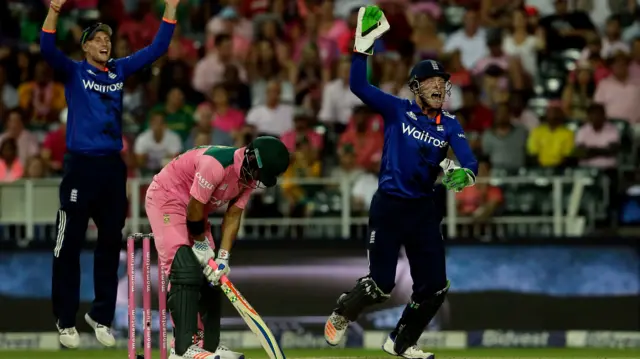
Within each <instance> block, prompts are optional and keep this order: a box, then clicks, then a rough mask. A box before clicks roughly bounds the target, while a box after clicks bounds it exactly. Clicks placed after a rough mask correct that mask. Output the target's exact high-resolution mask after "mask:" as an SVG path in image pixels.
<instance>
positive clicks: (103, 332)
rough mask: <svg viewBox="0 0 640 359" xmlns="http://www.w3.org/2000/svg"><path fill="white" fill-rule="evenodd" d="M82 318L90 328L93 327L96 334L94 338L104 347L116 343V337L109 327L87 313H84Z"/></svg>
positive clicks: (112, 345)
mask: <svg viewBox="0 0 640 359" xmlns="http://www.w3.org/2000/svg"><path fill="white" fill-rule="evenodd" d="M84 320H85V321H86V322H87V324H89V325H90V326H91V328H93V331H94V332H95V334H96V339H98V341H99V342H100V344H102V345H104V346H105V347H114V346H115V345H116V338H114V337H113V334H111V328H109V327H107V326H106V325H102V324H100V323H98V322H96V321H95V320H93V318H91V316H89V313H87V314H85V315H84Z"/></svg>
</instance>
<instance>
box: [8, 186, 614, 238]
mask: <svg viewBox="0 0 640 359" xmlns="http://www.w3.org/2000/svg"><path fill="white" fill-rule="evenodd" d="M150 182H151V178H133V179H130V180H129V199H130V214H129V217H128V219H127V224H126V228H125V231H126V232H129V233H133V232H145V231H149V221H148V219H147V218H146V215H145V214H144V193H145V191H146V188H147V186H148V184H149V183H150ZM290 183H293V184H295V185H297V186H299V188H301V189H302V190H303V191H308V192H313V195H311V196H309V197H311V200H309V201H308V205H307V209H309V208H311V210H309V211H308V212H309V213H307V215H306V216H304V217H302V218H293V217H291V216H289V215H288V211H289V208H290V206H289V205H288V204H287V202H286V200H285V199H284V198H283V196H282V188H281V187H276V188H275V189H258V190H257V191H256V193H255V194H254V199H253V201H257V200H260V201H261V202H263V203H267V204H270V206H269V207H268V208H269V209H268V210H267V211H266V212H265V211H263V212H262V213H252V212H251V211H248V213H249V214H248V215H247V216H246V217H245V218H244V220H243V226H242V229H241V233H240V235H241V236H244V237H259V238H266V239H268V238H282V237H287V236H291V235H294V236H300V235H301V234H303V235H304V237H305V238H315V237H317V238H321V237H324V238H326V237H333V238H339V237H342V238H345V239H346V238H353V237H354V236H366V224H367V217H366V213H363V212H358V213H356V212H354V211H352V203H351V195H350V192H351V186H352V183H349V182H348V181H347V180H335V179H330V178H317V179H294V180H291V182H290ZM478 183H479V184H481V183H485V184H489V185H492V186H496V187H498V188H500V189H501V190H502V193H503V203H502V204H501V205H500V206H499V207H498V209H497V211H496V212H495V213H494V214H493V216H492V217H491V218H489V219H488V220H485V221H481V222H478V221H476V220H474V218H472V217H470V216H461V215H459V214H458V212H457V201H456V194H455V193H453V192H446V194H443V195H442V201H443V202H445V204H446V206H445V207H446V214H445V216H444V220H443V226H444V229H443V231H444V232H445V233H446V235H447V236H448V237H467V236H474V237H478V236H487V237H493V238H495V237H502V236H507V235H509V236H518V235H532V234H535V235H542V236H579V235H582V234H584V233H585V232H588V231H589V230H590V229H591V228H593V225H594V222H595V221H596V220H597V219H598V213H597V211H596V210H595V208H596V206H602V205H603V203H604V205H606V204H607V203H608V201H609V198H608V194H609V183H608V182H607V181H606V180H605V181H599V180H597V179H595V178H592V177H585V176H579V175H573V176H571V175H565V176H555V177H545V176H539V177H535V176H512V177H500V178H496V177H491V178H479V179H478ZM59 184H60V180H59V179H37V180H35V179H34V180H20V181H16V182H12V183H0V231H7V230H8V228H9V227H11V226H14V227H15V226H22V227H23V228H24V229H23V230H22V231H20V233H21V236H22V237H24V238H34V236H35V235H36V230H37V229H38V228H43V227H46V228H48V230H49V231H54V233H55V220H56V212H57V210H58V206H59V198H58V186H59ZM442 193H444V191H443V192H442ZM257 197H259V198H257ZM274 213H277V215H274ZM265 217H269V218H265ZM210 219H211V221H212V223H213V224H217V223H219V222H220V221H221V213H214V214H213V215H212V216H211V218H210ZM214 227H215V226H214ZM217 227H219V226H217ZM89 228H90V229H89V232H90V233H89V236H90V237H91V232H92V231H95V226H93V225H90V227H89ZM294 231H297V232H294ZM14 232H15V231H14ZM0 234H1V233H0ZM215 234H216V233H215V232H214V235H215ZM4 237H5V238H6V236H4Z"/></svg>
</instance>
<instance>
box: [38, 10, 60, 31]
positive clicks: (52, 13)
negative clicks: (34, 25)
mask: <svg viewBox="0 0 640 359" xmlns="http://www.w3.org/2000/svg"><path fill="white" fill-rule="evenodd" d="M58 16H59V13H58V11H56V10H54V9H52V8H49V13H47V17H46V18H45V19H44V24H43V25H42V30H44V31H45V32H49V33H54V32H56V26H57V25H58Z"/></svg>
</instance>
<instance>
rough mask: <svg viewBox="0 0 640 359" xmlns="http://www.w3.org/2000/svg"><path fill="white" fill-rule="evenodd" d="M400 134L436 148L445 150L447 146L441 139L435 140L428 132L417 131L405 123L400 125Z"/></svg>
mask: <svg viewBox="0 0 640 359" xmlns="http://www.w3.org/2000/svg"><path fill="white" fill-rule="evenodd" d="M402 133H404V134H405V135H408V136H409V137H413V138H415V139H416V140H418V141H423V142H426V143H428V144H430V145H432V146H435V147H438V148H445V147H447V146H449V143H448V142H447V141H443V140H441V139H438V138H435V137H433V136H431V135H430V134H429V133H428V132H425V131H421V130H418V129H416V128H415V127H413V126H411V125H408V124H406V123H403V124H402Z"/></svg>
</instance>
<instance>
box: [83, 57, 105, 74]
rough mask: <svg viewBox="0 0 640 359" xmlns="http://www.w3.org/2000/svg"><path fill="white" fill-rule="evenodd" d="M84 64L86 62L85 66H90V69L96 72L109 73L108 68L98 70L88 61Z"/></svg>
mask: <svg viewBox="0 0 640 359" xmlns="http://www.w3.org/2000/svg"><path fill="white" fill-rule="evenodd" d="M83 62H84V64H85V66H89V67H90V68H92V69H95V70H96V71H100V72H107V71H109V69H108V68H106V67H105V68H102V69H99V68H97V67H95V66H93V65H91V64H90V63H89V62H88V61H87V60H86V59H85V60H84V61H83Z"/></svg>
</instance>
